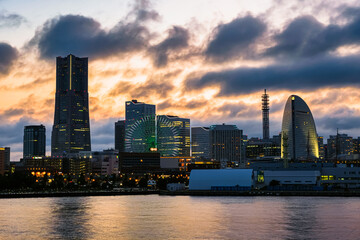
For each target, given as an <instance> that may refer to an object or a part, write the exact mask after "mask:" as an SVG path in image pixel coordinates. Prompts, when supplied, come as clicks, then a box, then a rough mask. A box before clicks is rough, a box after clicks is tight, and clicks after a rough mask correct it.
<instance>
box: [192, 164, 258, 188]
mask: <svg viewBox="0 0 360 240" xmlns="http://www.w3.org/2000/svg"><path fill="white" fill-rule="evenodd" d="M252 179H253V170H252V169H194V170H192V171H191V173H190V180H189V190H213V189H214V188H215V189H218V188H224V187H225V188H228V187H230V188H233V187H234V188H235V187H236V188H243V189H251V187H252V185H253V180H252Z"/></svg>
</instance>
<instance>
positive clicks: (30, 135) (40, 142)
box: [23, 125, 46, 158]
mask: <svg viewBox="0 0 360 240" xmlns="http://www.w3.org/2000/svg"><path fill="white" fill-rule="evenodd" d="M45 135H46V129H45V126H44V125H31V126H25V127H24V149H23V157H24V158H26V157H34V156H45V153H46V136H45Z"/></svg>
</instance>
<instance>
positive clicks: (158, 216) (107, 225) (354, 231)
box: [0, 195, 360, 239]
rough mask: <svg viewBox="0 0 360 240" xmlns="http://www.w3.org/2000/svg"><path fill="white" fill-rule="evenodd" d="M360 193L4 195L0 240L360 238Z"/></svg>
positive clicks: (0, 218) (0, 202) (0, 208)
mask: <svg viewBox="0 0 360 240" xmlns="http://www.w3.org/2000/svg"><path fill="white" fill-rule="evenodd" d="M359 225H360V198H340V197H339V198H337V197H333V198H327V197H189V196H176V197H172V196H157V195H151V196H114V197H71V198H69V197H64V198H30V199H0V239H360V227H359Z"/></svg>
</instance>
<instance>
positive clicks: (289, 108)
mask: <svg viewBox="0 0 360 240" xmlns="http://www.w3.org/2000/svg"><path fill="white" fill-rule="evenodd" d="M281 157H282V158H283V159H292V160H302V159H304V160H305V159H317V158H319V144H318V139H317V133H316V127H315V122H314V119H313V116H312V114H311V111H310V109H309V107H308V106H307V104H306V103H305V102H304V100H302V99H301V98H300V97H298V96H296V95H291V96H290V97H289V98H288V100H287V102H286V105H285V109H284V115H283V121H282V130H281Z"/></svg>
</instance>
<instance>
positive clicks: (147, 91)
mask: <svg viewBox="0 0 360 240" xmlns="http://www.w3.org/2000/svg"><path fill="white" fill-rule="evenodd" d="M173 88H174V85H172V83H171V82H170V81H164V79H158V78H151V79H150V80H147V81H146V82H145V83H140V84H132V83H130V82H123V81H120V82H118V83H117V84H116V85H115V87H114V88H113V90H112V91H110V93H109V96H111V97H114V96H118V95H124V94H127V95H129V96H130V97H131V98H146V97H150V96H154V95H157V96H159V97H166V96H168V94H170V91H171V90H172V89H173Z"/></svg>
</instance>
